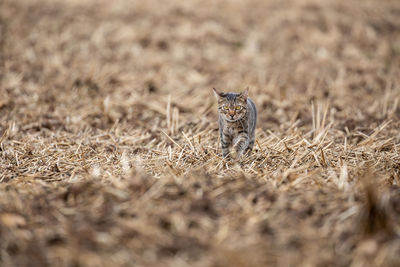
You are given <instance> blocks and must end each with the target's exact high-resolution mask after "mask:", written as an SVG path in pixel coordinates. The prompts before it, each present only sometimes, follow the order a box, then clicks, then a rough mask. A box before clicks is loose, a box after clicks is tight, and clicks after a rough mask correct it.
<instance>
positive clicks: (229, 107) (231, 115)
mask: <svg viewBox="0 0 400 267" xmlns="http://www.w3.org/2000/svg"><path fill="white" fill-rule="evenodd" d="M213 90H214V94H215V97H216V98H217V100H218V112H219V113H220V114H221V115H222V117H223V118H224V119H225V120H227V121H230V122H233V121H237V120H240V119H242V118H243V117H244V116H245V115H246V113H247V96H248V88H247V89H246V90H244V91H243V92H241V93H239V94H236V93H223V92H220V91H218V90H217V89H215V88H213Z"/></svg>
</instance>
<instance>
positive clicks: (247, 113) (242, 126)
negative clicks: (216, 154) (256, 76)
mask: <svg viewBox="0 0 400 267" xmlns="http://www.w3.org/2000/svg"><path fill="white" fill-rule="evenodd" d="M213 91H214V94H215V96H216V98H217V100H218V125H219V135H220V139H221V148H222V156H223V157H224V158H227V157H228V156H229V155H230V147H231V146H233V149H234V152H236V156H237V157H239V158H241V157H242V156H243V155H244V154H245V153H246V152H248V151H249V152H250V151H251V150H252V149H253V146H254V140H255V130H256V124H257V109H256V105H255V104H254V102H253V100H251V99H250V98H249V97H248V88H247V89H246V90H244V91H243V92H241V93H239V94H237V93H223V92H220V91H218V90H217V89H215V88H213Z"/></svg>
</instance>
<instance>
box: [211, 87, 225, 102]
mask: <svg viewBox="0 0 400 267" xmlns="http://www.w3.org/2000/svg"><path fill="white" fill-rule="evenodd" d="M213 91H214V95H215V97H216V98H217V100H219V99H220V98H221V97H224V96H225V94H224V93H222V92H220V91H218V90H217V89H215V88H213Z"/></svg>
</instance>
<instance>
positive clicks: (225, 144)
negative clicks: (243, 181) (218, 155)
mask: <svg viewBox="0 0 400 267" xmlns="http://www.w3.org/2000/svg"><path fill="white" fill-rule="evenodd" d="M231 143H232V139H231V138H230V136H228V135H225V134H224V133H222V132H221V149H222V156H223V157H224V158H227V157H228V156H229V147H230V146H231Z"/></svg>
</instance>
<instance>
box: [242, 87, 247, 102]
mask: <svg viewBox="0 0 400 267" xmlns="http://www.w3.org/2000/svg"><path fill="white" fill-rule="evenodd" d="M248 96H249V87H247V88H246V89H245V90H244V91H243V92H241V93H240V97H241V98H242V99H243V100H244V101H247V97H248Z"/></svg>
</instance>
